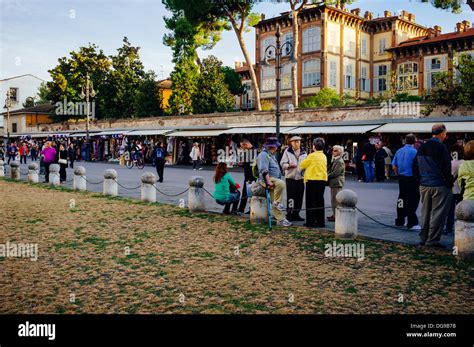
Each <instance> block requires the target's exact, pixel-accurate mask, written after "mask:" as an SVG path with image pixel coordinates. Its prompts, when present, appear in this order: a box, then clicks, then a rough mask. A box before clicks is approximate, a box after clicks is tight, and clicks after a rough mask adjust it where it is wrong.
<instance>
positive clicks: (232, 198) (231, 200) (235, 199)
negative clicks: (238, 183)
mask: <svg viewBox="0 0 474 347" xmlns="http://www.w3.org/2000/svg"><path fill="white" fill-rule="evenodd" d="M239 199H240V192H239V191H238V190H237V191H236V192H231V193H230V194H229V195H228V196H227V198H225V199H223V200H216V202H217V203H218V204H220V205H225V207H224V213H229V210H230V205H231V204H232V211H237V206H238V204H239Z"/></svg>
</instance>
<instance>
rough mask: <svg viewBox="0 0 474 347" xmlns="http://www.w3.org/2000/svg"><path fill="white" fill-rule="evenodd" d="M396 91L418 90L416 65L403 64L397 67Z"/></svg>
mask: <svg viewBox="0 0 474 347" xmlns="http://www.w3.org/2000/svg"><path fill="white" fill-rule="evenodd" d="M397 88H398V90H406V89H416V88H418V64H417V63H403V64H399V65H398V79H397Z"/></svg>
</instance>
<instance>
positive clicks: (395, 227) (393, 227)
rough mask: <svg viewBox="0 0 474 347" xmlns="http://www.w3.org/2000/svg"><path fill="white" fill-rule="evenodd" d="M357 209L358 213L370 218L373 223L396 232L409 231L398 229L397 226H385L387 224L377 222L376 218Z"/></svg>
mask: <svg viewBox="0 0 474 347" xmlns="http://www.w3.org/2000/svg"><path fill="white" fill-rule="evenodd" d="M356 209H357V211H359V212H360V213H361V214H362V215H364V216H366V217H367V218H369V219H370V220H371V221H373V222H375V223H377V224H380V225H382V226H384V227H386V228H392V229H395V230H403V231H406V230H407V229H406V228H400V227H397V226H394V225H389V224H385V223H382V222H380V221H378V220H376V219H375V218H373V217H371V216H369V215H368V214H367V213H365V212H364V211H362V210H361V209H359V208H358V207H357V206H356Z"/></svg>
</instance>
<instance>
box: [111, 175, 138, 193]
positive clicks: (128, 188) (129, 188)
mask: <svg viewBox="0 0 474 347" xmlns="http://www.w3.org/2000/svg"><path fill="white" fill-rule="evenodd" d="M114 181H115V182H117V184H118V185H119V187H122V188H123V189H126V190H135V189H138V188H140V187H141V186H142V185H141V184H140V185H139V186H137V187H133V188H131V187H125V186H123V185H121V184H120V183H119V182H118V181H117V180H116V179H115V178H114Z"/></svg>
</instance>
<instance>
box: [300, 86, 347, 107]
mask: <svg viewBox="0 0 474 347" xmlns="http://www.w3.org/2000/svg"><path fill="white" fill-rule="evenodd" d="M343 104H344V101H343V100H341V97H340V96H339V95H338V94H337V92H336V91H335V90H334V89H332V88H323V89H321V90H320V91H319V92H318V93H317V94H316V95H313V96H311V97H309V98H307V99H305V100H304V101H303V102H302V103H301V104H300V108H313V107H335V106H342V105H343Z"/></svg>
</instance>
